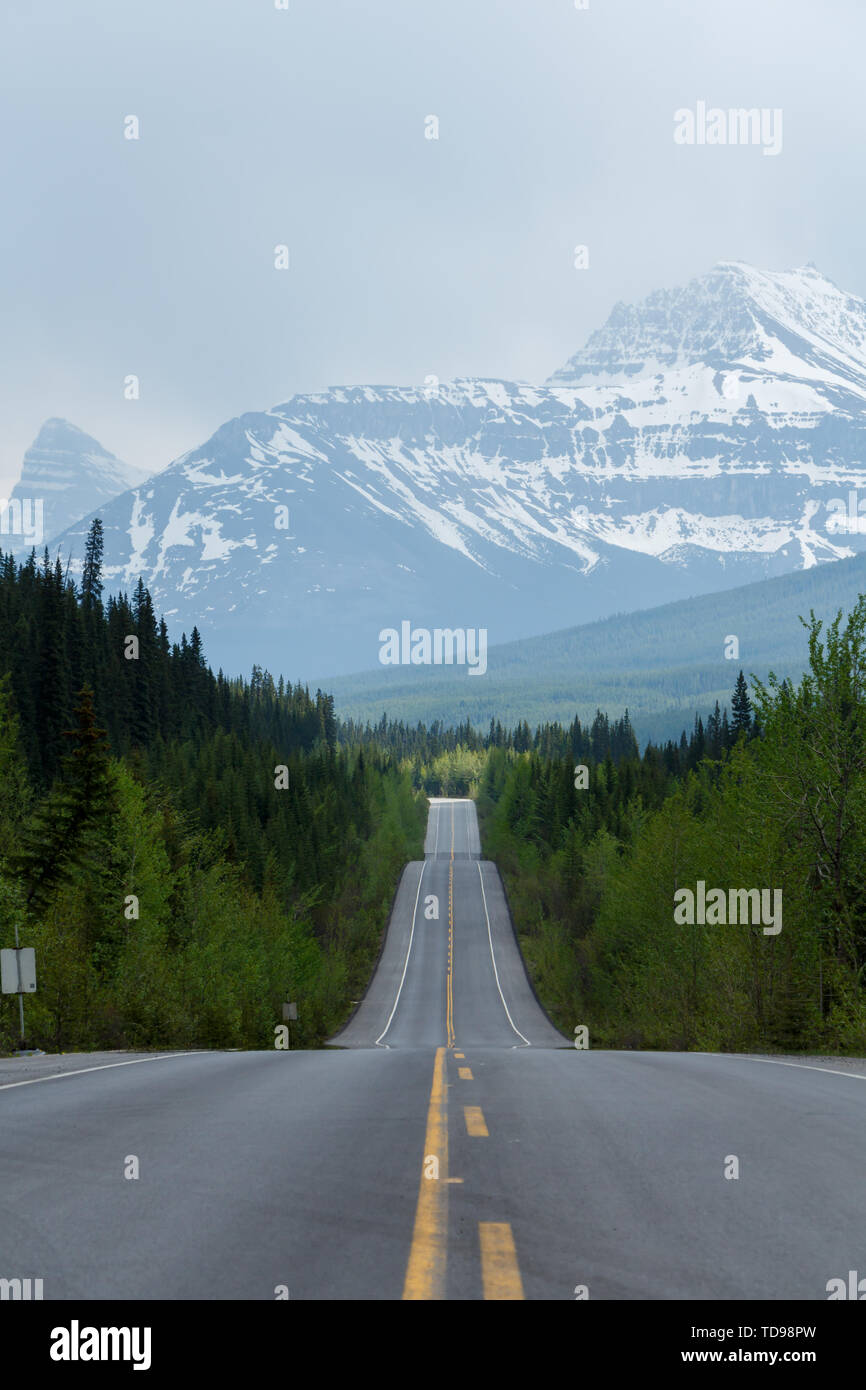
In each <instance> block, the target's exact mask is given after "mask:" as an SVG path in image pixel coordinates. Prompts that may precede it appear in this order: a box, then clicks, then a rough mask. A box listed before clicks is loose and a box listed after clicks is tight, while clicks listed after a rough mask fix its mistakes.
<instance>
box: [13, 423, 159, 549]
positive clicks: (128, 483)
mask: <svg viewBox="0 0 866 1390" xmlns="http://www.w3.org/2000/svg"><path fill="white" fill-rule="evenodd" d="M144 476H145V475H144V474H142V472H141V471H140V470H139V469H136V468H132V467H130V465H129V464H126V463H122V462H121V460H120V459H117V458H115V457H114V455H113V454H109V453H107V452H106V450H105V449H103V447H102V445H101V444H100V443H98V442H97V440H95V439H91V437H90V435H89V434H85V433H84V431H83V430H80V429H78V428H77V427H76V426H75V425H71V424H70V423H69V421H68V420H59V419H51V420H46V421H45V424H44V425H43V426H42V428H41V430H40V431H39V434H38V435H37V437H36V439H35V440H34V441H33V443H32V444H31V446H30V448H29V449H28V450H27V453H26V454H25V455H24V460H23V462H22V465H21V476H20V478H19V479H18V482H17V483H16V484H15V487H14V488H13V489H12V492H11V494H10V497H9V502H10V504H11V505H10V506H9V507H8V508H7V509H6V512H4V516H3V518H2V519H0V548H2V549H4V550H11V551H13V552H15V553H16V554H18V555H19V556H20V555H21V554H22V553H27V552H29V551H30V549H31V548H32V547H33V546H34V545H35V546H36V548H37V549H39V547H40V546H41V545H43V544H44V543H45V542H47V541H50V540H51V539H52V537H53V536H56V535H57V534H58V533H59V532H61V531H65V530H66V529H67V528H68V527H69V526H71V525H73V524H74V523H75V522H76V521H78V520H79V519H80V518H81V517H83V516H86V515H87V514H88V513H89V512H92V511H95V510H96V509H97V508H98V507H101V506H103V505H104V504H105V503H106V502H108V501H110V500H111V498H113V497H117V495H118V494H119V493H121V492H125V491H126V490H127V488H129V487H132V486H134V485H135V484H137V483H140V482H142V481H143V478H144ZM16 504H17V506H16ZM7 512H8V515H7ZM19 517H20V518H21V521H22V523H23V524H21V525H19V524H18V518H19ZM4 522H5V527H4ZM28 522H29V525H28ZM37 523H38V524H37ZM37 533H38V534H37ZM79 554H80V552H79Z"/></svg>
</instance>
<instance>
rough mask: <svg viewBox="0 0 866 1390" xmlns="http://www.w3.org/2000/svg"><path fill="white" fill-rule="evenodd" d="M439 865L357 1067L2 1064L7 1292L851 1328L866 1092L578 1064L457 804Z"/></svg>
mask: <svg viewBox="0 0 866 1390" xmlns="http://www.w3.org/2000/svg"><path fill="white" fill-rule="evenodd" d="M425 853H426V858H425V861H424V863H423V865H422V864H420V863H419V864H412V865H409V866H408V867H407V869H406V871H405V873H404V876H403V880H402V882H401V885H400V889H399V891H398V895H397V899H396V901H395V907H394V913H393V916H392V921H391V924H390V926H389V931H388V937H387V940H386V944H385V949H384V951H383V954H382V959H381V961H380V964H379V968H378V970H377V973H376V976H375V977H374V980H373V981H372V983H371V986H370V989H369V991H368V993H367V996H366V998H365V1000H364V1002H363V1004H362V1005H361V1007H360V1008H359V1009H358V1011H357V1013H356V1014H355V1016H354V1018H353V1019H352V1020H351V1021H350V1023H349V1025H348V1026H347V1027H346V1028H345V1029H344V1031H343V1032H342V1033H341V1034H340V1035H339V1036H338V1037H337V1038H336V1039H335V1040H334V1041H335V1044H336V1046H335V1047H334V1048H332V1049H327V1050H324V1051H321V1052H294V1053H288V1052H277V1051H274V1052H261V1053H249V1052H248V1053H211V1052H206V1053H192V1054H179V1053H174V1054H168V1055H167V1056H164V1057H153V1056H147V1057H144V1058H141V1057H135V1056H134V1055H132V1054H124V1055H117V1054H103V1055H101V1056H93V1055H87V1056H81V1055H79V1056H77V1057H61V1058H56V1057H42V1058H31V1059H27V1060H9V1061H0V1279H4V1278H5V1279H14V1278H31V1279H35V1278H41V1279H42V1280H43V1289H44V1297H45V1299H80V1298H84V1299H101V1298H106V1299H109V1298H110V1299H114V1298H123V1299H151V1298H170V1299H190V1298H205V1299H256V1300H258V1299H266V1300H269V1299H273V1298H274V1297H275V1291H276V1290H277V1288H278V1287H279V1286H286V1287H287V1289H288V1291H289V1294H290V1297H291V1298H292V1299H400V1298H404V1297H407V1298H421V1299H431V1298H433V1299H435V1298H449V1299H482V1298H485V1297H487V1298H493V1299H516V1298H519V1297H521V1296H523V1297H526V1298H541V1299H568V1300H570V1299H574V1298H575V1296H576V1294H575V1290H576V1289H584V1288H585V1289H586V1290H587V1292H588V1295H589V1298H590V1299H696V1298H710V1299H729V1298H730V1299H737V1298H750V1299H756V1300H774V1299H786V1298H794V1299H815V1300H823V1299H826V1297H827V1292H826V1285H827V1282H828V1280H830V1279H833V1278H837V1277H839V1278H843V1279H847V1277H848V1272H849V1271H850V1270H858V1271H859V1277H863V1276H864V1275H866V1240H864V1225H866V1217H864V1211H866V1178H864V1163H863V1152H864V1140H866V1121H864V1107H866V1065H864V1064H862V1063H856V1062H854V1063H852V1062H846V1063H837V1062H834V1061H830V1060H826V1059H824V1060H821V1059H811V1060H808V1061H799V1060H795V1059H787V1060H784V1061H782V1060H775V1061H772V1060H769V1059H764V1058H754V1057H740V1056H714V1055H704V1054H678V1053H640V1052H629V1053H613V1052H600V1051H596V1052H594V1051H592V1050H589V1051H577V1050H575V1049H574V1048H573V1047H572V1046H570V1045H569V1042H568V1040H567V1039H564V1038H561V1037H560V1035H559V1034H558V1033H557V1032H556V1030H555V1029H554V1028H553V1027H552V1025H551V1024H550V1023H549V1021H548V1020H547V1019H546V1017H545V1016H544V1014H543V1013H542V1011H541V1009H540V1008H539V1006H538V1004H537V1003H536V1001H535V999H534V996H533V994H532V991H531V989H530V987H529V984H528V982H527V979H526V975H525V972H524V970H523V966H522V962H521V959H520V955H519V952H518V951H517V948H516V944H515V941H514V936H513V932H512V930H511V926H510V922H509V919H508V914H507V909H506V907H505V903H504V899H503V895H502V889H501V885H500V883H499V879H498V875H497V873H496V870H495V868H494V867H493V866H492V865H489V864H483V863H481V861H480V860H479V858H478V853H479V845H478V838H477V827H476V823H475V815H474V807H472V806H471V805H470V804H469V803H467V802H464V801H456V802H444V803H442V802H440V803H437V802H434V803H433V805H432V806H431V814H430V826H429V833H428V838H427V845H426V847H425ZM452 855H453V857H452ZM431 898H432V899H437V900H438V917H436V916H435V915H433V912H434V905H433V903H432V902H431V901H430V900H431ZM449 901H450V905H451V910H450V912H449ZM425 913H428V914H430V915H425ZM579 1021H580V1020H575V1022H576V1023H577V1022H579ZM131 1156H135V1157H136V1158H137V1160H138V1165H139V1177H138V1178H127V1177H125V1176H124V1171H125V1169H126V1170H129V1169H130V1167H131V1164H130V1158H131ZM732 1157H736V1159H737V1160H738V1163H739V1177H738V1178H736V1179H731V1178H727V1177H726V1176H725V1171H726V1168H727V1170H728V1171H731V1169H732V1167H733V1164H732V1161H731V1160H732Z"/></svg>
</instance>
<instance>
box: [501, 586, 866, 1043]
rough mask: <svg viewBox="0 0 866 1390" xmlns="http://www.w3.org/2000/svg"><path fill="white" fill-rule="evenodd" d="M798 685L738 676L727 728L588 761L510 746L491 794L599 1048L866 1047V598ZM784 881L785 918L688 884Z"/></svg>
mask: <svg viewBox="0 0 866 1390" xmlns="http://www.w3.org/2000/svg"><path fill="white" fill-rule="evenodd" d="M807 628H808V631H807V634H806V635H805V636H804V643H803V645H804V660H803V664H804V666H807V668H808V669H807V672H806V675H805V676H804V677H803V678H802V680H801V681H800V682H799V684H797V685H795V684H794V683H793V682H791V681H779V680H777V679H776V678H774V677H771V678H770V679H769V680H768V682H767V683H766V685H764V684H761V683H760V682H756V683H755V687H754V690H753V692H752V696H751V698H750V696H749V694H748V692H747V690H746V689H745V683H744V682H743V681H742V679H740V680H739V681H738V683H737V690H736V691H735V695H734V700H733V702H732V721H731V727H730V730H729V733H728V736H727V738H725V739H722V740H719V739H718V738H717V737H716V733H717V725H716V721H715V718H714V720H713V727H712V729H711V730H710V731H709V736H708V731H707V730H705V729H703V727H701V726H697V727H696V729H695V733H694V735H693V737H692V739H691V741H690V744H689V746H688V747H686V746H685V744H683V746H682V748H681V749H680V750H678V752H679V756H678V757H677V758H673V757H672V756H671V754H672V752H673V750H672V749H671V746H670V745H668V747H667V749H665V750H661V751H660V750H658V749H656V748H653V747H650V748H648V749H647V751H646V753H645V755H644V757H643V758H639V757H636V756H635V757H631V758H627V759H624V760H622V761H620V762H619V764H615V763H614V762H613V761H612V760H611V759H607V760H606V761H605V762H603V763H598V762H596V763H594V764H593V765H592V766H591V767H589V769H588V786H587V787H586V788H585V789H579V788H578V787H576V786H575V782H576V781H577V780H578V779H577V778H576V777H574V776H573V773H574V772H575V768H574V766H573V763H572V760H571V759H570V758H565V757H562V756H560V757H548V756H545V755H543V754H540V753H536V752H527V753H523V754H520V755H516V754H514V753H500V752H495V753H494V754H493V755H491V756H490V758H489V759H488V760H487V763H486V766H485V769H484V772H483V775H482V778H481V795H480V805H479V809H480V811H481V815H482V826H483V839H484V844H485V851H486V853H487V854H488V855H489V856H490V857H491V858H494V859H496V860H497V862H498V864H499V866H500V868H501V869H502V871H503V873H504V876H505V879H506V883H507V887H508V892H509V898H510V901H511V905H512V910H513V913H514V917H515V921H516V924H517V927H518V930H519V934H520V939H521V943H522V945H523V949H524V953H525V955H526V957H527V959H528V961H529V964H530V968H531V971H532V973H533V975H534V978H535V983H536V986H537V988H538V991H539V993H540V996H541V998H542V1001H543V1002H544V1003H545V1004H546V1005H547V1006H548V1008H549V1009H550V1011H551V1012H552V1014H553V1017H554V1019H555V1020H556V1022H557V1023H558V1024H559V1026H560V1027H561V1028H562V1029H563V1031H565V1032H566V1033H571V1032H572V1031H573V1030H574V1029H575V1027H576V1026H578V1025H585V1026H587V1027H588V1029H589V1038H590V1045H592V1046H596V1047H640V1048H697V1049H705V1050H738V1049H757V1048H778V1049H783V1050H784V1049H793V1050H797V1049H807V1050H809V1049H815V1050H827V1051H840V1050H841V1051H851V1052H858V1053H859V1054H860V1055H863V1051H864V1049H866V998H864V991H863V969H864V965H866V874H864V870H863V865H864V852H866V685H864V681H866V669H864V663H866V597H861V598H860V599H859V601H858V603H857V604H856V606H855V608H854V610H853V612H852V613H851V615H850V617H849V618H848V619H847V620H846V621H843V618H842V615H841V614H839V615H837V617H836V619H835V620H834V621H833V622H832V623H830V624H829V626H827V627H826V628H825V627H824V626H823V625H822V623H821V622H820V621H819V620H818V619H816V618H815V617H814V616H813V617H812V619H811V621H810V623H809V624H808V625H807ZM699 881H702V882H703V884H704V885H705V886H706V890H707V891H709V890H711V889H712V890H716V889H720V890H722V892H723V893H724V894H725V895H729V894H730V892H731V890H747V891H750V890H772V892H773V893H776V892H777V891H778V892H780V893H781V899H780V904H781V909H782V910H781V913H780V921H779V929H778V931H775V930H774V931H772V932H771V933H768V932H765V931H764V929H763V926H762V925H755V924H754V923H753V922H748V923H744V922H737V923H734V924H731V922H730V920H728V923H727V924H725V922H724V920H722V921H719V922H711V921H710V915H709V913H708V914H707V921H706V924H700V923H698V922H696V923H695V924H694V925H691V924H684V923H681V922H678V921H677V920H676V919H675V916H674V906H675V894H676V893H677V892H678V891H679V890H682V889H684V888H689V889H691V890H696V885H697V884H698V882H699Z"/></svg>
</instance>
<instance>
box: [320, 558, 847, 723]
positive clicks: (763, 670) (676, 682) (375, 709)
mask: <svg viewBox="0 0 866 1390" xmlns="http://www.w3.org/2000/svg"><path fill="white" fill-rule="evenodd" d="M864 592H866V555H858V556H856V557H855V558H853V559H850V560H840V561H839V563H838V564H835V565H822V566H820V567H817V568H814V569H810V570H807V571H805V572H802V571H801V572H799V573H796V574H789V575H782V576H780V577H778V578H775V579H767V580H763V581H761V582H759V583H756V584H748V585H743V586H742V587H740V588H736V589H727V590H724V591H723V592H721V593H716V594H705V595H702V596H700V597H698V598H691V599H683V600H681V601H679V602H677V603H670V604H665V605H664V606H663V607H660V608H652V609H649V610H642V611H641V612H637V613H629V614H626V615H618V616H616V617H612V618H607V619H605V620H603V621H601V622H595V623H587V624H585V625H583V626H580V627H572V628H567V629H565V630H564V631H561V632H551V633H548V634H546V635H545V636H543V637H532V638H528V639H526V640H525V641H520V642H509V643H505V644H503V645H502V646H498V647H491V648H490V650H489V651H488V670H487V674H486V675H485V676H484V677H479V678H476V679H473V680H468V679H467V677H466V675H465V673H459V674H457V675H455V674H454V669H453V668H451V669H450V670H449V669H448V668H446V667H442V666H440V667H434V668H429V667H379V669H378V670H375V671H369V672H364V673H362V674H359V675H355V676H342V677H339V676H338V677H336V678H327V677H324V676H323V678H322V680H321V682H319V683H320V684H322V686H323V688H326V689H328V690H330V691H332V692H333V694H334V696H335V700H336V708H337V712H338V714H340V715H341V716H344V717H353V718H356V719H360V720H368V719H369V720H370V722H371V723H373V722H375V721H376V720H378V719H380V718H381V716H382V713H383V711H385V712H387V713H388V715H389V716H393V717H394V718H402V719H406V720H408V721H409V722H412V723H414V722H416V721H417V720H422V721H423V722H424V723H427V724H429V723H431V722H432V721H433V720H434V719H441V720H442V721H443V722H444V723H445V724H452V723H458V722H461V721H463V720H465V719H467V718H468V719H469V720H470V721H471V722H472V723H473V724H475V725H476V726H477V727H479V728H482V729H486V727H487V726H488V724H489V722H490V719H491V717H493V718H495V719H501V721H502V722H503V724H514V723H515V722H517V721H518V720H520V719H527V720H528V721H529V723H530V725H533V726H534V725H535V724H540V723H544V722H545V721H547V720H555V719H558V720H560V721H561V722H563V723H568V722H570V721H571V719H573V718H574V715H575V714H578V715H579V716H580V718H581V719H586V718H591V717H592V715H593V714H594V713H595V710H596V708H597V707H599V706H600V707H601V708H602V709H603V710H606V711H607V712H608V713H609V714H610V715H619V714H621V713H622V712H623V710H624V709H625V708H626V707H628V710H629V714H630V717H631V720H632V723H633V724H634V727H635V730H636V732H637V735H638V738H639V739H641V740H642V741H644V740H646V739H647V738H653V739H664V738H672V737H678V736H679V734H680V732H681V730H682V728H683V726H684V725H687V726H689V727H690V726H691V724H692V722H693V720H694V715H695V711H696V710H698V711H700V712H702V713H703V712H709V711H710V710H711V709H712V707H713V703H714V701H715V700H718V701H719V703H720V704H721V705H724V704H725V703H728V702H729V701H730V695H731V690H732V689H733V685H734V681H735V679H736V676H737V672H738V671H739V670H740V667H742V668H743V670H744V671H745V672H746V673H747V675H748V674H755V675H757V676H759V677H760V678H761V679H763V678H764V677H765V676H766V675H767V673H768V671H770V670H774V671H775V672H776V674H777V675H778V676H780V677H781V676H785V675H787V676H791V677H792V678H796V677H798V676H799V675H800V674H801V673H802V671H803V670H805V668H806V666H807V664H808V654H807V649H806V633H805V631H804V629H803V627H802V624H801V623H800V622H799V621H798V619H799V617H800V616H802V617H804V618H808V616H809V611H810V609H814V610H815V613H816V615H817V616H818V617H821V618H825V619H828V620H831V619H832V618H833V617H835V614H836V611H837V610H838V609H839V608H841V609H843V610H844V611H845V612H847V611H848V610H849V609H850V608H851V607H852V605H853V604H854V603H856V601H857V598H858V596H859V595H860V594H861V593H864ZM732 635H733V636H736V637H737V638H738V641H739V656H738V657H737V658H736V659H734V660H728V659H726V658H725V656H724V650H725V641H726V639H727V638H728V637H729V636H732Z"/></svg>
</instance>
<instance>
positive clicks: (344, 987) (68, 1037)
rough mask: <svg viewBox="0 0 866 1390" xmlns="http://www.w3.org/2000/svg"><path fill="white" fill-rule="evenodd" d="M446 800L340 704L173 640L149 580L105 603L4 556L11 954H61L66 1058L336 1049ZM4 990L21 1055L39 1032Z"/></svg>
mask: <svg viewBox="0 0 866 1390" xmlns="http://www.w3.org/2000/svg"><path fill="white" fill-rule="evenodd" d="M425 820H426V808H425V806H424V803H423V798H421V797H419V795H418V794H417V793H416V792H415V791H413V788H412V786H411V781H410V777H409V774H408V772H407V770H406V769H401V767H400V763H399V760H398V759H397V758H395V757H394V756H393V755H392V754H391V753H389V752H388V751H387V750H384V749H383V750H381V751H380V750H379V749H378V748H377V747H376V745H375V743H374V742H370V743H368V745H367V746H366V747H361V746H359V745H357V744H356V745H355V746H352V747H349V746H348V745H340V744H339V743H338V738H337V724H336V721H335V719H334V713H333V704H332V701H331V700H330V699H329V698H328V697H327V696H325V695H323V694H322V693H321V691H319V692H317V693H316V694H315V696H311V695H310V693H309V692H308V691H307V690H305V689H302V688H301V687H300V686H297V687H294V688H293V687H291V686H287V685H284V683H283V682H282V681H279V682H278V683H276V684H275V683H274V681H273V679H272V678H271V677H270V676H268V675H267V673H263V672H261V671H260V670H254V672H253V674H252V678H251V680H249V681H240V680H232V681H228V680H226V679H225V678H224V677H223V676H222V675H221V674H219V675H217V676H214V674H213V673H212V672H211V671H210V670H209V669H208V667H207V666H206V664H205V659H204V654H203V652H202V649H201V642H200V639H199V636H198V633H197V632H196V631H195V630H194V631H193V633H192V636H191V639H190V640H189V641H187V640H186V638H184V639H182V641H181V642H180V644H179V645H178V644H170V643H169V641H168V637H167V634H166V628H165V624H164V623H162V622H157V620H156V618H155V615H154V612H153V607H152V604H151V600H150V596H149V594H148V593H147V591H146V589H144V587H143V586H142V585H141V584H140V583H139V585H138V587H137V589H136V591H135V594H134V597H133V599H132V601H131V602H130V601H128V599H127V598H126V597H124V596H118V597H112V598H109V599H108V600H107V601H106V602H103V597H102V585H101V539H100V535H99V528H98V523H97V524H96V526H95V528H94V530H93V531H92V532H91V536H90V539H89V542H88V550H87V562H86V564H85V568H84V573H83V577H82V582H81V585H80V589H76V587H75V585H74V584H73V583H72V582H70V581H69V580H68V579H67V578H66V576H64V574H63V573H62V571H61V569H60V567H59V564H55V565H54V566H52V565H51V563H50V561H49V558H48V555H47V552H46V554H45V556H44V558H43V561H42V563H38V562H37V561H36V560H35V558H34V557H32V556H31V558H30V560H29V561H27V563H25V564H23V565H16V563H15V561H14V560H13V558H12V557H11V556H0V944H2V945H3V946H11V945H13V944H14V931H15V926H16V923H17V925H18V928H19V931H20V939H21V944H22V945H27V946H34V947H35V948H36V954H37V970H38V989H37V992H36V994H35V995H32V996H30V997H28V998H27V999H26V1002H25V1010H26V1028H27V1040H28V1042H30V1043H31V1045H36V1046H42V1047H45V1048H50V1049H51V1050H70V1049H73V1048H95V1047H142V1048H146V1047H151V1046H166V1045H171V1046H200V1047H223V1046H235V1047H242V1046H257V1047H262V1046H269V1045H270V1046H272V1045H273V1043H274V1027H275V1024H278V1023H279V1022H280V1020H281V1004H282V1002H283V1001H285V1000H293V1001H297V1002H298V1004H299V1018H298V1023H297V1025H293V1026H292V1032H293V1037H292V1039H291V1041H292V1045H305V1044H306V1045H312V1044H315V1043H317V1042H320V1041H321V1040H322V1039H323V1038H324V1037H326V1036H327V1035H328V1034H329V1033H330V1032H332V1031H333V1030H334V1028H335V1027H336V1026H337V1025H338V1024H339V1022H340V1021H341V1020H342V1018H343V1017H344V1016H345V1014H346V1012H347V1010H348V1008H349V1006H350V1000H351V999H352V998H353V997H356V996H357V993H358V992H359V991H362V990H363V988H364V987H365V985H366V982H367V979H368V977H369V973H370V970H371V967H372V964H373V962H374V961H375V956H376V952H377V950H378V946H379V941H380V937H381V931H382V926H383V924H384V923H385V922H386V921H387V916H388V910H389V906H390V902H391V899H392V896H393V893H394V888H395V885H396V883H397V881H398V879H399V875H400V872H401V869H402V867H403V864H404V863H405V861H406V860H407V859H409V858H412V857H417V855H418V854H419V853H420V849H421V844H422V836H423V827H424V824H425ZM17 1028H18V1015H17V1000H16V999H14V997H12V996H2V997H0V1050H2V1049H3V1048H4V1047H5V1048H8V1047H9V1046H10V1045H16V1044H17Z"/></svg>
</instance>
